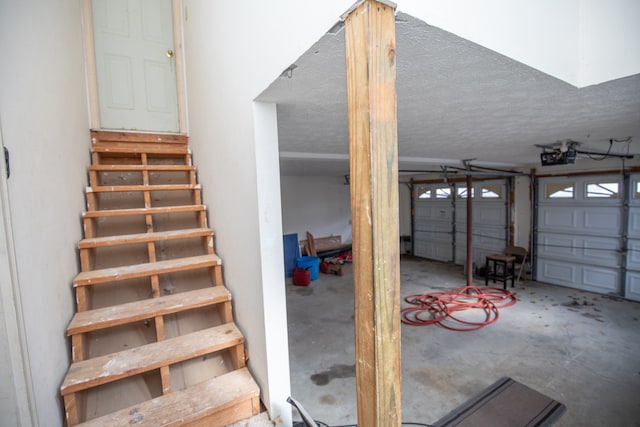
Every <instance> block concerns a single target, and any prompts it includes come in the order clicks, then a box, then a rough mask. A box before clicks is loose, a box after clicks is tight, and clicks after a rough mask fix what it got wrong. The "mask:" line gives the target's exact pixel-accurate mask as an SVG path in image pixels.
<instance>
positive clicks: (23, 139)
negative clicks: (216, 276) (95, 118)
mask: <svg viewBox="0 0 640 427" xmlns="http://www.w3.org/2000/svg"><path fill="white" fill-rule="evenodd" d="M0 48H1V51H2V54H3V59H2V65H1V66H0V117H1V120H2V124H1V125H2V133H3V140H4V144H5V145H6V146H7V147H8V148H9V149H10V151H11V178H10V179H9V181H8V189H9V199H10V207H11V215H12V219H13V235H14V243H15V251H16V257H17V269H18V271H17V276H18V280H19V286H20V292H21V296H22V302H23V307H22V308H23V313H24V326H25V335H26V338H27V345H28V350H29V358H30V362H31V376H32V378H33V382H34V394H35V406H36V409H37V414H38V419H39V421H40V424H41V425H43V426H44V425H47V426H56V425H61V424H62V418H63V414H62V410H61V399H60V397H59V387H60V384H61V382H62V378H63V376H64V374H65V373H66V370H67V368H68V366H69V355H68V342H67V339H66V336H65V330H66V327H67V324H68V322H69V320H70V318H71V316H72V315H73V312H74V303H73V293H72V287H71V280H72V278H73V277H74V276H75V274H77V271H78V265H77V255H76V251H75V247H76V244H77V242H78V240H79V239H80V238H81V222H80V219H79V218H80V213H81V212H82V211H83V209H84V193H83V189H84V187H85V185H86V181H87V179H86V167H87V165H88V162H89V155H88V151H89V134H88V128H89V125H88V119H87V105H86V99H85V85H84V69H83V63H84V62H83V50H82V31H81V14H80V3H79V1H62V0H58V1H51V0H32V1H28V2H25V1H21V0H3V1H2V2H0ZM16 351H17V349H16Z"/></svg>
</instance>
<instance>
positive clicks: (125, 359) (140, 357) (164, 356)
mask: <svg viewBox="0 0 640 427" xmlns="http://www.w3.org/2000/svg"><path fill="white" fill-rule="evenodd" d="M243 342H244V338H243V337H242V334H241V333H240V331H239V330H238V328H237V327H236V326H235V325H234V324H233V323H225V324H223V325H220V326H215V327H213V328H208V329H204V330H201V331H197V332H192V333H189V334H185V335H181V336H178V337H175V338H170V339H167V340H164V341H159V342H155V343H151V344H147V345H143V346H141V347H136V348H132V349H129V350H124V351H121V352H118V353H113V354H108V355H105V356H100V357H94V358H91V359H86V360H81V361H79V362H75V363H72V364H71V366H70V367H69V371H67V375H66V376H65V379H64V381H63V383H62V385H61V386H60V393H61V394H62V395H63V396H64V395H67V394H69V393H76V392H78V391H81V390H86V389H88V388H92V387H95V386H98V385H101V384H106V383H109V382H113V381H116V380H119V379H122V378H126V377H130V376H133V375H137V374H141V373H144V372H149V371H152V370H154V369H159V368H161V367H163V366H169V365H172V364H175V363H179V362H183V361H185V360H189V359H193V358H195V357H199V356H203V355H205V354H210V353H214V352H217V351H220V350H223V349H226V348H231V347H235V346H237V345H240V344H242V343H243Z"/></svg>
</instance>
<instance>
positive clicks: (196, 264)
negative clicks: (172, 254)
mask: <svg viewBox="0 0 640 427" xmlns="http://www.w3.org/2000/svg"><path fill="white" fill-rule="evenodd" d="M220 264H221V261H220V258H219V257H218V256H217V255H215V254H207V255H198V256H193V257H185V258H177V259H171V260H166V261H157V262H148V263H145V264H135V265H126V266H122V267H112V268H104V269H100V270H90V271H83V272H81V273H79V274H78V275H77V276H76V277H75V279H73V286H76V287H77V286H88V285H95V284H98V283H105V282H112V281H117V280H126V279H133V278H136V277H144V276H151V275H155V274H166V273H171V272H175V271H183V270H190V269H196V268H204V267H212V266H215V265H220Z"/></svg>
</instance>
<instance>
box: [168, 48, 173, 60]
mask: <svg viewBox="0 0 640 427" xmlns="http://www.w3.org/2000/svg"><path fill="white" fill-rule="evenodd" d="M167 58H173V51H172V50H171V49H169V50H168V51H167Z"/></svg>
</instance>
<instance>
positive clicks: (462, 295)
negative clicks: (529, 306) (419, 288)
mask: <svg viewBox="0 0 640 427" xmlns="http://www.w3.org/2000/svg"><path fill="white" fill-rule="evenodd" d="M404 300H405V302H407V303H408V304H411V305H410V306H409V307H405V308H403V309H402V310H401V312H400V313H401V316H402V323H404V324H406V325H412V326H427V325H433V324H438V325H440V326H442V327H443V328H446V329H450V330H452V331H476V330H478V329H480V328H483V327H485V326H487V325H489V324H491V323H494V322H495V321H496V320H498V316H499V312H498V309H499V308H505V307H509V306H511V305H513V304H515V303H516V301H517V299H516V295H515V294H514V293H513V292H510V291H508V290H503V289H498V288H491V287H485V288H478V287H477V286H463V287H461V288H458V289H453V290H451V291H445V292H430V293H426V294H413V295H409V296H407V297H405V299H404ZM471 309H476V310H480V311H482V312H484V320H481V321H468V320H463V319H461V318H459V317H457V316H455V315H454V313H456V312H458V311H464V310H471Z"/></svg>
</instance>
